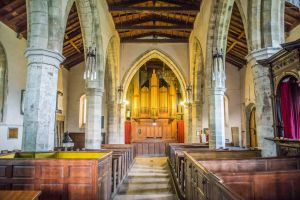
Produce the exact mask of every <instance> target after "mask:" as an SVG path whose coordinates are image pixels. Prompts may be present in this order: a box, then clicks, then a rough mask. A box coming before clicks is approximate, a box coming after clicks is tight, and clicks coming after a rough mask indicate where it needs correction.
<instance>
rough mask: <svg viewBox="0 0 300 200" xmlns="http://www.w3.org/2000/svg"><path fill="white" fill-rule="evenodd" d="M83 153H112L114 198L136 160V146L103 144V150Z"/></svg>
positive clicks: (112, 189) (112, 190)
mask: <svg viewBox="0 0 300 200" xmlns="http://www.w3.org/2000/svg"><path fill="white" fill-rule="evenodd" d="M56 150H60V151H66V150H67V151H69V150H70V149H65V148H56ZM82 151H100V152H102V151H104V152H106V151H112V164H111V166H112V174H111V175H112V176H111V197H112V198H113V197H114V196H115V195H116V194H117V191H118V188H119V186H120V185H121V183H122V182H123V180H124V179H125V178H126V176H127V173H128V171H129V169H130V167H131V166H132V164H133V161H134V158H135V151H134V146H133V145H128V144H102V145H101V150H89V149H83V150H82Z"/></svg>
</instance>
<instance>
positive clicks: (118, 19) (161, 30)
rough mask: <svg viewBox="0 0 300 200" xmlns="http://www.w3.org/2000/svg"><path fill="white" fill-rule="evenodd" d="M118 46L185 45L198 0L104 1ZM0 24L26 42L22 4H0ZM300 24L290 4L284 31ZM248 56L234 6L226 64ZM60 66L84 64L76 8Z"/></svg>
mask: <svg viewBox="0 0 300 200" xmlns="http://www.w3.org/2000/svg"><path fill="white" fill-rule="evenodd" d="M107 3H108V5H109V11H110V12H111V15H112V17H113V20H114V22H115V25H116V29H117V31H118V32H119V35H120V38H121V42H188V38H189V35H190V33H191V31H192V29H193V23H194V21H195V18H196V15H197V13H198V11H199V9H200V4H201V0H189V1H188V0H107ZM0 21H2V22H3V23H4V24H6V25H7V26H9V27H10V28H11V29H13V30H14V31H15V32H16V33H17V35H18V36H19V37H21V36H23V37H24V38H27V15H26V1H25V0H0ZM299 23H300V10H299V8H297V7H296V6H294V5H293V4H291V3H288V2H286V6H285V31H286V32H289V31H290V30H291V29H293V28H294V27H296V26H297V25H298V24H299ZM247 54H248V48H247V42H246V36H245V30H244V26H243V23H242V19H241V16H240V13H239V11H238V9H237V7H236V5H234V7H233V14H232V18H231V22H230V28H229V34H228V40H227V56H226V60H227V61H228V62H230V63H232V64H233V65H235V66H237V67H239V68H241V67H242V66H243V65H244V64H245V63H246V60H245V56H246V55H247ZM63 55H64V56H65V57H66V60H65V62H64V63H63V64H64V66H65V67H66V68H70V67H72V66H74V65H76V64H78V63H80V62H82V61H83V60H84V50H83V42H82V34H81V29H80V23H79V18H78V14H77V10H76V6H75V4H74V5H73V7H72V9H71V12H70V14H69V18H68V22H67V28H66V32H65V38H64V45H63Z"/></svg>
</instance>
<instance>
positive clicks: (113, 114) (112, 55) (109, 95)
mask: <svg viewBox="0 0 300 200" xmlns="http://www.w3.org/2000/svg"><path fill="white" fill-rule="evenodd" d="M117 44H118V38H117V37H116V36H112V37H111V38H110V40H109V43H108V47H107V50H106V66H105V76H104V79H105V80H104V87H105V90H104V95H105V98H106V102H105V104H106V108H109V109H106V113H105V115H106V116H105V118H106V119H107V120H105V121H106V127H107V131H106V138H107V139H108V143H110V144H116V143H118V139H117V137H118V135H117V134H118V133H119V127H116V124H117V123H118V104H117V84H118V81H119V59H118V58H119V53H118V45H117ZM103 103H104V102H103Z"/></svg>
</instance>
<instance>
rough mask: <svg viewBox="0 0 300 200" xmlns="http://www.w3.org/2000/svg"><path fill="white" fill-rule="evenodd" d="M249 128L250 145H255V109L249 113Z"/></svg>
mask: <svg viewBox="0 0 300 200" xmlns="http://www.w3.org/2000/svg"><path fill="white" fill-rule="evenodd" d="M249 130H250V146H251V147H257V136H256V122H255V109H253V110H252V111H251V113H250V119H249Z"/></svg>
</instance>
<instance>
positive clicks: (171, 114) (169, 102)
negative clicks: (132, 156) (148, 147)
mask: <svg viewBox="0 0 300 200" xmlns="http://www.w3.org/2000/svg"><path fill="white" fill-rule="evenodd" d="M164 72H165V71H164V69H163V70H161V68H158V67H156V68H155V67H154V68H148V69H147V71H146V72H145V71H144V72H143V73H144V74H143V75H141V72H138V73H137V74H136V75H135V76H134V77H133V80H132V82H131V89H130V90H129V91H130V92H129V93H128V94H127V99H128V100H129V101H130V106H129V107H128V109H127V111H130V112H131V113H132V115H131V120H130V121H131V142H145V141H146V140H147V142H149V141H150V140H156V142H157V141H162V142H163V141H173V142H174V141H177V130H178V128H177V121H178V119H179V118H178V117H177V116H179V117H181V114H180V113H178V112H177V106H178V105H177V104H178V103H177V102H178V98H180V96H179V95H178V92H177V91H176V84H178V83H177V79H175V75H174V74H173V72H171V70H169V72H170V74H171V76H170V75H169V76H164V75H163V73H164ZM146 73H147V75H145V74H146ZM172 76H173V77H172ZM177 118H178V119H177ZM154 146H155V145H154Z"/></svg>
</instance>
